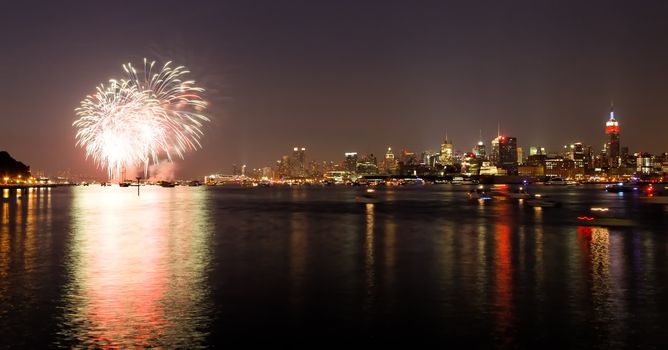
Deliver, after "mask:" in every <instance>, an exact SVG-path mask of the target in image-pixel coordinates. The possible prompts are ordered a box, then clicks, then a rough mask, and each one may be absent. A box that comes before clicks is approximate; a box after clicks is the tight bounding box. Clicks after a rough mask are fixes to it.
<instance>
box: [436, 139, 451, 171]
mask: <svg viewBox="0 0 668 350" xmlns="http://www.w3.org/2000/svg"><path fill="white" fill-rule="evenodd" d="M454 153H455V149H454V146H453V145H452V142H450V141H448V135H447V134H446V135H445V140H444V141H443V143H442V144H441V155H440V156H439V158H438V160H439V162H440V163H441V164H443V165H453V164H454V158H453V156H454Z"/></svg>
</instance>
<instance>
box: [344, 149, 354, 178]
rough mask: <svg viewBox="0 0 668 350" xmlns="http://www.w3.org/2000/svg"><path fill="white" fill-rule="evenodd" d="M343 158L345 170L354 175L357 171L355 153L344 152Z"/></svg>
mask: <svg viewBox="0 0 668 350" xmlns="http://www.w3.org/2000/svg"><path fill="white" fill-rule="evenodd" d="M345 156H346V158H345V160H344V167H345V169H346V170H347V171H350V172H351V173H354V172H355V171H356V170H357V152H346V153H345Z"/></svg>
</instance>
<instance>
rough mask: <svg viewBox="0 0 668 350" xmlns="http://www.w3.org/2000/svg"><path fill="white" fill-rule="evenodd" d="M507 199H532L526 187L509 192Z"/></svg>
mask: <svg viewBox="0 0 668 350" xmlns="http://www.w3.org/2000/svg"><path fill="white" fill-rule="evenodd" d="M507 197H508V198H511V199H527V198H530V197H531V195H530V194H529V192H527V191H526V190H525V189H524V187H520V188H519V189H517V190H516V191H513V192H509V193H508V194H507Z"/></svg>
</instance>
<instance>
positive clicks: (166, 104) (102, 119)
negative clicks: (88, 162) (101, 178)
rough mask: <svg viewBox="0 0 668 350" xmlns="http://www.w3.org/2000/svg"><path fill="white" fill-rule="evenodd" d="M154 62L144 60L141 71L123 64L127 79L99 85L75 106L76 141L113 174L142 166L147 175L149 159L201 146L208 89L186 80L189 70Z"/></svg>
mask: <svg viewBox="0 0 668 350" xmlns="http://www.w3.org/2000/svg"><path fill="white" fill-rule="evenodd" d="M154 66H155V62H147V60H146V59H144V67H143V70H142V71H140V72H139V73H138V72H137V70H136V69H135V68H134V66H132V64H131V63H128V64H125V65H123V70H124V71H125V73H126V75H127V78H125V79H121V80H110V81H109V83H108V84H107V85H105V84H102V85H100V86H98V87H97V89H96V92H95V93H94V94H93V95H88V96H86V98H85V99H84V100H83V101H81V104H80V106H79V107H78V108H76V109H75V112H76V115H77V117H78V118H79V119H77V120H76V121H75V122H74V123H73V124H72V125H73V126H74V127H75V128H77V134H76V140H77V146H80V147H82V148H84V149H85V151H86V158H88V157H92V158H93V160H94V161H95V163H96V164H97V165H98V166H100V167H102V168H106V169H107V172H108V175H109V177H110V178H112V177H114V175H119V174H120V172H121V171H122V170H123V169H125V168H127V167H132V166H139V165H143V167H144V175H145V176H146V175H147V171H148V165H149V164H150V163H151V162H153V163H154V164H157V163H158V162H159V160H160V158H161V157H165V158H167V159H168V160H169V161H171V160H172V158H173V157H174V156H178V157H180V158H183V156H184V153H185V152H187V151H188V150H193V149H197V148H201V144H200V142H199V139H200V137H201V136H202V135H203V133H202V130H201V128H202V126H203V123H204V122H207V121H209V118H207V117H206V116H205V115H204V114H202V112H203V111H204V109H205V108H206V101H204V100H203V99H202V97H201V93H202V92H203V91H204V89H202V88H200V87H197V86H196V85H195V81H193V80H184V77H185V76H186V75H187V74H188V73H189V71H188V70H187V69H185V68H184V67H182V66H179V67H175V68H172V67H171V62H167V63H166V64H165V65H163V66H162V68H161V69H160V70H158V71H154Z"/></svg>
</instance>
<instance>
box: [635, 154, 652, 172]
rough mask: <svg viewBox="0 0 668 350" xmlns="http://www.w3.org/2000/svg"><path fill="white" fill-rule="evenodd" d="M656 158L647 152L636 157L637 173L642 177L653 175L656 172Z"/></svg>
mask: <svg viewBox="0 0 668 350" xmlns="http://www.w3.org/2000/svg"><path fill="white" fill-rule="evenodd" d="M653 158H654V157H653V156H652V155H651V154H649V153H646V152H643V153H638V154H637V156H636V171H637V172H638V174H641V175H651V174H652V173H653V172H654V164H653V163H654V159H653Z"/></svg>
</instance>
